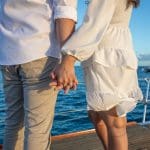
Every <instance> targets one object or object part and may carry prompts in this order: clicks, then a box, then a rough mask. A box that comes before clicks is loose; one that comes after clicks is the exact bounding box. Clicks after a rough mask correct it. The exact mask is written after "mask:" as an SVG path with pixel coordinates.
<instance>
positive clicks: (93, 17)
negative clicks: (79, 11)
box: [62, 0, 116, 61]
mask: <svg viewBox="0 0 150 150" xmlns="http://www.w3.org/2000/svg"><path fill="white" fill-rule="evenodd" d="M115 7H116V0H91V2H90V4H89V6H88V9H87V12H86V15H85V17H84V21H83V24H82V25H81V26H80V28H79V29H77V31H76V32H74V33H73V35H72V36H71V38H70V39H69V40H68V41H67V42H66V43H65V45H64V46H63V47H62V53H63V54H68V55H72V56H74V57H76V58H77V59H78V60H79V61H84V60H86V59H88V58H89V57H91V56H92V54H93V53H94V52H95V50H97V49H98V45H99V43H100V42H101V40H102V38H103V36H104V34H105V31H106V30H107V28H108V26H109V24H110V22H111V19H112V16H113V14H114V11H115Z"/></svg>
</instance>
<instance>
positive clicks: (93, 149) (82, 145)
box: [51, 125, 150, 150]
mask: <svg viewBox="0 0 150 150" xmlns="http://www.w3.org/2000/svg"><path fill="white" fill-rule="evenodd" d="M127 132H128V139H129V150H150V125H146V126H140V125H134V126H129V127H127ZM51 149H52V150H103V148H102V144H101V142H100V141H99V139H98V137H97V136H96V133H95V132H92V133H88V134H83V135H80V136H78V135H77V136H73V137H70V138H69V137H68V138H65V139H59V140H57V139H55V140H52V146H51Z"/></svg>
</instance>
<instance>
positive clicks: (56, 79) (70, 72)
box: [50, 55, 78, 93]
mask: <svg viewBox="0 0 150 150" xmlns="http://www.w3.org/2000/svg"><path fill="white" fill-rule="evenodd" d="M75 61H76V58H74V57H72V56H70V55H65V56H63V58H62V62H61V64H59V65H58V66H56V68H55V69H54V71H53V72H52V73H51V74H50V78H51V79H52V81H51V82H50V86H53V87H55V88H56V89H58V90H61V89H63V90H64V92H65V93H68V92H69V90H70V89H74V90H75V89H76V87H77V84H78V80H77V78H76V76H75V71H74V63H75Z"/></svg>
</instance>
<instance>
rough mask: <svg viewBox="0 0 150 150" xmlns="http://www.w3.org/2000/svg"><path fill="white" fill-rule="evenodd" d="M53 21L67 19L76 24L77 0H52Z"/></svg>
mask: <svg viewBox="0 0 150 150" xmlns="http://www.w3.org/2000/svg"><path fill="white" fill-rule="evenodd" d="M53 7H54V19H58V18H67V19H72V20H74V21H75V22H77V0H53Z"/></svg>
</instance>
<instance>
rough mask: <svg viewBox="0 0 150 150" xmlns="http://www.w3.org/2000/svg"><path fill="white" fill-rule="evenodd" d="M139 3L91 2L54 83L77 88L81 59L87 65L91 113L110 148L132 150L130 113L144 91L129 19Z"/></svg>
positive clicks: (119, 0) (66, 47) (64, 50)
mask: <svg viewBox="0 0 150 150" xmlns="http://www.w3.org/2000/svg"><path fill="white" fill-rule="evenodd" d="M138 4H139V1H136V0H91V1H90V4H89V7H88V10H87V13H86V15H85V18H84V22H83V24H82V25H81V27H80V28H79V29H78V30H77V31H76V32H74V34H73V35H72V36H71V38H70V39H69V40H68V41H67V42H66V44H65V45H64V46H63V48H62V54H63V59H62V63H61V64H60V65H59V66H58V67H57V68H56V69H55V71H54V72H53V74H52V75H51V77H52V78H53V79H54V80H57V83H56V81H54V82H53V83H51V85H53V86H57V87H59V88H60V87H62V88H64V90H65V91H66V92H67V91H68V90H69V89H70V88H75V87H76V84H77V79H76V77H75V73H74V69H73V66H74V63H75V61H76V60H79V61H82V66H83V69H84V77H85V83H86V88H87V91H86V96H87V109H88V114H89V117H90V119H91V121H92V122H93V124H94V126H95V129H96V132H97V135H98V136H99V138H100V139H101V141H102V143H103V146H104V149H105V150H127V149H128V139H127V133H126V114H127V113H128V112H129V111H131V110H133V108H135V106H136V104H137V101H138V100H141V99H142V93H141V90H140V88H139V86H138V80H137V66H138V65H137V58H136V55H135V52H134V49H133V45H132V37H131V34H130V29H129V21H130V17H131V13H132V8H133V7H136V6H138Z"/></svg>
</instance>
